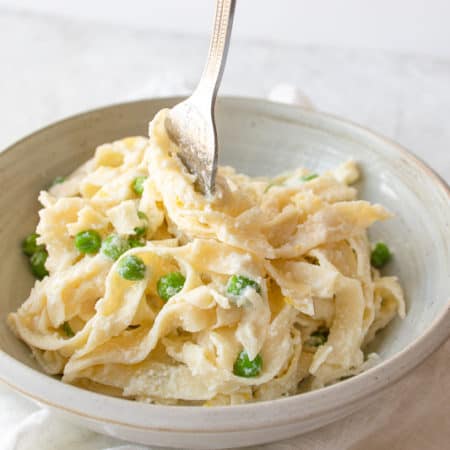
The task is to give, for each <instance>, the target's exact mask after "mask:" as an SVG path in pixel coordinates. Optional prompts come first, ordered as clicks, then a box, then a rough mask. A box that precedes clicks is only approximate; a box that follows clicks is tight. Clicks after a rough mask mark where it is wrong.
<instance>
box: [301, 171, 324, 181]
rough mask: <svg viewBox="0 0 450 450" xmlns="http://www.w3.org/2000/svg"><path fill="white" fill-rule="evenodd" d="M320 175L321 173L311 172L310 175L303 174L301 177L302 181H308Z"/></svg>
mask: <svg viewBox="0 0 450 450" xmlns="http://www.w3.org/2000/svg"><path fill="white" fill-rule="evenodd" d="M318 176H319V175H318V174H317V173H310V174H308V175H303V176H302V177H300V181H302V182H303V183H306V182H307V181H311V180H314V178H317V177H318Z"/></svg>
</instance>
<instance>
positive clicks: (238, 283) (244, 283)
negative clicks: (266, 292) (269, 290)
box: [227, 275, 261, 297]
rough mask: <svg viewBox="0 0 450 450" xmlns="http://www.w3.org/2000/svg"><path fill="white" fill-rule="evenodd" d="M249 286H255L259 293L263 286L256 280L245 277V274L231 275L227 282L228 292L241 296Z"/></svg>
mask: <svg viewBox="0 0 450 450" xmlns="http://www.w3.org/2000/svg"><path fill="white" fill-rule="evenodd" d="M247 287H250V288H253V289H254V290H255V291H256V292H257V293H258V294H261V286H260V285H259V284H258V283H257V282H256V281H255V280H252V279H250V278H247V277H244V276H243V275H233V276H232V277H230V279H229V280H228V283H227V292H228V294H231V295H234V296H236V297H239V296H240V295H242V292H243V291H244V290H245V289H246V288H247Z"/></svg>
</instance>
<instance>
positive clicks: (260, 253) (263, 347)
mask: <svg viewBox="0 0 450 450" xmlns="http://www.w3.org/2000/svg"><path fill="white" fill-rule="evenodd" d="M165 114H166V111H165V110H163V111H161V112H160V113H158V114H157V115H156V117H155V118H154V120H153V121H152V122H151V124H150V131H149V136H150V138H149V139H146V138H143V137H131V138H126V139H123V140H120V141H116V142H113V143H111V144H104V145H101V146H100V147H98V148H97V149H96V151H95V155H94V157H93V158H92V159H91V160H89V161H88V162H86V163H85V164H84V165H83V166H81V167H80V168H79V169H78V170H76V171H75V172H74V173H73V174H72V175H70V176H69V177H68V178H67V179H66V180H65V181H64V182H63V183H60V184H57V185H55V186H53V187H51V188H50V189H49V190H48V191H42V192H41V193H40V196H39V201H40V202H41V204H42V206H43V208H42V209H41V211H40V212H39V217H40V220H39V224H38V226H37V230H36V231H37V233H38V235H39V237H38V241H37V243H38V244H39V245H45V249H46V251H47V253H48V257H47V260H46V262H45V267H46V270H47V271H48V272H49V275H48V276H46V277H44V278H43V279H42V280H40V281H36V284H35V286H34V287H33V289H32V291H31V293H30V296H29V297H28V299H27V300H26V301H25V302H24V303H23V305H22V306H21V307H20V308H19V309H18V311H17V312H15V313H12V314H10V315H9V318H8V322H9V325H10V327H11V328H12V330H13V331H14V332H15V333H16V334H17V336H18V337H19V338H21V339H22V340H23V341H24V342H26V343H27V344H28V345H29V346H30V348H31V349H32V351H33V354H34V355H35V357H36V359H37V361H38V362H39V364H40V365H41V366H42V367H43V369H44V370H45V371H46V372H47V373H49V374H54V375H61V376H62V380H63V381H65V382H68V383H74V384H76V385H79V386H82V387H85V388H88V389H93V390H97V391H100V392H108V393H111V394H113V395H118V396H124V397H127V398H132V399H136V400H139V401H145V402H150V403H161V404H189V405H207V406H213V405H229V404H238V403H244V402H251V401H260V400H269V399H275V398H279V397H281V396H286V395H293V394H296V393H298V392H301V391H305V390H309V389H317V388H320V387H322V386H325V385H328V384H331V383H335V382H337V381H339V380H340V379H342V378H344V377H348V376H352V375H355V374H357V373H359V372H360V371H362V370H364V369H365V368H366V367H368V366H369V365H370V364H371V362H372V361H373V360H374V358H375V356H374V355H365V354H364V347H365V346H366V345H367V344H368V343H369V342H370V341H372V340H373V338H374V336H375V333H376V332H377V331H378V330H379V329H381V328H384V327H385V326H386V325H387V324H388V323H389V322H390V321H391V320H392V319H393V318H394V316H395V315H397V314H398V315H399V316H400V317H404V315H405V306H404V300H403V294H402V289H401V287H400V284H399V282H398V280H397V279H396V278H395V277H383V276H381V275H380V273H379V271H378V270H377V269H375V268H373V267H371V263H370V257H371V256H370V255H371V245H370V242H369V240H368V238H367V234H366V230H367V228H368V227H369V226H370V225H371V224H373V223H374V222H375V221H378V220H385V219H387V218H389V217H390V214H389V212H388V211H386V210H385V209H384V208H383V207H382V206H380V205H373V204H370V203H368V202H366V201H361V200H357V192H356V189H355V188H354V187H352V186H351V185H352V183H354V182H355V181H356V180H357V179H358V177H359V171H358V168H357V166H356V164H355V162H353V161H348V162H346V163H344V164H342V165H341V166H340V167H338V168H337V169H334V170H330V171H328V172H325V173H323V174H322V175H320V176H315V175H312V174H310V173H308V172H307V171H306V170H305V169H297V170H295V171H293V172H291V173H288V174H283V175H281V176H279V177H277V178H275V179H272V180H268V179H265V178H258V179H252V178H249V177H247V176H245V175H242V174H239V173H237V172H236V171H235V170H234V169H232V168H230V167H219V170H218V175H217V182H216V193H215V194H214V196H212V197H211V198H205V197H204V196H202V195H201V194H200V193H198V192H197V191H196V190H195V188H194V182H195V177H194V176H193V175H191V174H189V173H188V172H187V171H186V170H185V168H184V166H183V165H182V164H181V162H180V160H179V159H178V158H177V156H176V153H177V148H176V146H175V144H174V143H173V142H172V141H171V140H170V138H169V137H168V135H167V133H166V130H165V127H164V118H165ZM86 230H88V231H89V233H91V234H90V235H84V237H86V236H87V237H89V236H99V237H100V238H101V241H102V244H101V249H100V250H99V249H94V250H95V251H92V252H91V251H90V250H89V252H88V251H87V250H86V251H85V252H84V253H83V252H80V250H79V249H78V248H77V247H76V245H74V240H75V239H77V236H79V234H80V233H83V232H86ZM80 239H81V238H80ZM99 242H100V241H99ZM107 244H108V245H110V246H111V247H109V248H107V247H106V245H107ZM126 263H129V264H131V263H133V264H134V266H126ZM132 269H133V270H134V272H132V271H131V270H132Z"/></svg>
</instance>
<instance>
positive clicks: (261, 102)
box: [0, 96, 450, 433]
mask: <svg viewBox="0 0 450 450" xmlns="http://www.w3.org/2000/svg"><path fill="white" fill-rule="evenodd" d="M182 98H183V97H180V96H168V97H156V98H149V99H142V100H134V101H129V102H121V103H115V104H110V105H106V106H102V107H99V108H95V109H92V110H88V111H85V112H81V113H78V114H75V115H72V116H69V117H67V118H64V119H62V120H60V121H57V122H53V123H51V124H50V125H47V126H45V127H42V128H40V129H38V130H37V131H35V132H33V133H31V134H29V135H27V136H25V137H23V138H22V139H20V140H18V141H16V142H15V143H13V144H11V145H9V146H8V147H7V148H6V149H5V150H4V151H2V152H1V153H0V158H1V157H2V156H3V155H4V154H6V153H7V152H8V153H9V152H11V151H13V150H14V149H15V147H16V146H17V145H19V144H21V143H23V142H25V141H27V140H29V139H33V138H34V137H35V136H36V135H38V134H40V133H42V132H44V131H49V130H50V129H52V128H54V127H59V126H61V125H63V124H65V123H66V122H70V121H73V120H80V119H83V118H88V117H89V116H91V115H95V114H101V113H104V112H106V111H112V110H114V109H116V108H117V109H120V108H123V107H126V106H131V105H135V104H139V103H142V104H146V103H150V104H151V103H154V102H164V103H167V104H173V103H175V102H177V101H179V100H181V99H182ZM219 102H224V103H228V104H229V105H230V106H232V107H237V108H239V107H242V106H243V105H245V106H246V107H247V108H248V107H249V106H250V107H253V108H257V109H259V110H262V109H263V108H264V107H266V108H267V107H273V108H278V110H280V111H281V110H283V111H286V112H291V114H292V113H293V112H294V111H298V112H301V113H302V114H303V115H310V117H313V118H314V117H315V118H320V119H323V120H324V121H326V125H331V124H332V125H334V126H336V127H338V128H340V129H342V130H345V131H348V132H350V133H351V134H352V135H355V134H357V135H360V136H364V137H365V138H367V139H368V140H371V141H373V142H375V143H378V145H381V146H384V147H390V148H391V149H392V150H393V151H395V152H397V153H398V154H400V155H402V156H403V157H404V158H406V159H407V160H408V162H409V163H411V164H412V165H414V166H415V167H416V168H417V169H418V170H419V171H420V172H422V173H423V174H424V175H425V176H427V177H428V178H431V179H432V181H433V186H434V187H436V188H437V189H439V190H441V191H442V193H443V194H444V196H445V195H446V196H447V197H448V198H449V200H450V188H449V186H448V184H447V183H446V182H445V180H443V179H442V178H441V177H440V176H439V175H438V174H437V173H436V172H435V171H434V170H433V169H431V168H430V167H429V166H428V165H427V164H426V163H424V162H423V161H422V160H421V159H419V158H418V157H417V156H415V155H414V154H412V153H411V152H409V151H408V150H406V149H405V148H403V147H402V146H401V145H399V144H398V143H396V142H395V141H393V140H391V139H388V138H385V137H383V136H381V135H379V134H378V133H376V132H374V131H372V130H370V129H369V128H367V127H364V126H361V125H359V124H356V123H355V122H352V121H350V120H347V119H343V118H341V117H338V116H336V115H333V114H329V113H325V112H321V111H320V112H319V111H311V110H307V109H305V108H301V107H299V106H296V105H290V104H284V103H278V102H273V101H270V100H266V99H261V98H254V97H239V96H223V97H220V98H219ZM280 111H279V112H280ZM281 115H282V114H281ZM281 119H282V120H283V117H281ZM300 119H301V118H299V120H300ZM449 336H450V298H449V300H448V301H447V304H446V305H445V306H444V307H443V310H442V311H440V312H439V314H437V316H436V317H435V319H434V320H433V321H432V322H431V323H430V324H429V325H428V327H427V328H426V330H425V331H424V332H423V333H422V334H421V335H420V336H419V337H418V338H416V339H415V340H414V341H412V342H410V343H409V344H408V345H407V346H406V347H405V348H403V349H402V350H400V351H399V352H398V353H396V354H395V355H393V356H392V357H390V358H388V359H386V360H383V361H381V362H380V363H378V364H377V365H376V366H375V367H372V368H370V369H368V370H367V371H365V372H362V373H361V374H359V375H358V376H355V377H353V378H351V379H348V380H344V381H341V382H339V383H336V384H334V385H331V386H327V387H324V388H322V389H318V390H316V391H311V392H306V393H303V394H300V395H294V396H290V397H284V398H280V399H275V400H269V401H261V402H255V403H248V404H243V405H229V406H215V407H213V408H202V407H198V406H166V405H151V404H146V403H142V402H136V401H132V400H128V399H123V398H115V397H111V396H107V395H103V394H99V393H95V392H91V391H87V390H84V389H81V388H79V387H76V386H72V385H69V384H65V383H62V382H61V381H60V380H57V379H55V378H52V377H50V376H48V375H45V374H43V373H41V372H39V371H37V370H34V369H32V368H30V367H29V366H27V365H26V364H24V363H22V362H20V361H18V360H16V359H15V358H13V357H12V356H10V355H9V354H7V353H6V352H4V351H3V350H2V349H0V367H1V369H2V370H1V372H0V381H2V382H3V383H5V384H6V385H8V386H9V387H10V388H12V389H13V390H15V391H17V392H19V393H20V394H22V395H25V396H27V397H29V398H31V399H33V400H35V401H37V402H38V403H41V404H44V405H46V406H49V407H52V408H55V409H57V410H59V411H62V412H66V413H69V414H72V415H75V416H78V417H80V418H84V419H89V420H94V421H96V422H101V423H107V424H111V425H120V426H123V427H127V428H131V429H139V430H145V431H159V432H161V431H163V432H180V431H182V432H184V433H213V432H242V431H247V430H249V431H250V430H256V429H260V428H261V427H263V426H269V425H270V426H274V425H277V426H284V425H289V424H293V423H295V422H298V421H299V420H305V419H313V418H314V417H318V416H320V415H321V414H323V413H324V412H326V411H329V410H331V409H334V408H335V407H336V406H338V407H339V406H342V407H343V406H349V405H352V404H355V403H357V402H360V401H362V400H363V399H365V398H367V397H369V396H372V395H373V394H375V393H377V392H379V391H381V390H383V389H385V388H386V387H387V386H388V385H391V384H394V383H396V382H397V381H399V379H400V378H401V377H402V376H403V375H405V374H406V373H407V372H409V371H410V370H412V369H413V368H414V367H415V366H417V365H419V364H420V363H422V362H423V361H424V360H425V359H426V358H427V357H428V356H430V355H431V353H433V352H434V351H435V350H436V349H437V348H438V347H439V346H440V345H442V344H443V343H444V342H445V340H446V339H447V338H448V337H449ZM413 355H414V356H413ZM19 378H21V379H22V380H23V381H25V382H28V385H29V386H32V388H25V387H22V386H21V385H19V383H18V382H15V381H13V380H16V379H17V380H18V379H19ZM67 397H70V399H71V400H72V401H73V402H74V405H73V406H71V407H68V406H67V405H66V404H65V402H64V401H60V399H61V398H63V399H64V398H65V399H66V401H67ZM299 402H303V403H304V406H306V407H304V408H298V403H299ZM96 404H103V405H104V407H103V408H102V410H104V412H103V414H102V415H98V414H96V413H87V412H85V411H86V408H89V405H90V406H91V407H92V406H93V405H96ZM125 409H127V410H128V411H129V412H128V413H123V411H124V410H125ZM91 410H94V411H95V408H91ZM131 410H134V411H135V414H132V411H131ZM276 411H278V412H279V413H280V414H279V415H277V414H275V412H276ZM305 411H306V413H305ZM155 412H156V414H152V413H155ZM143 415H144V417H142V416H143ZM145 415H147V417H148V416H149V415H151V416H153V418H154V419H155V421H156V423H157V424H155V425H148V421H147V420H146V418H145ZM131 417H133V418H134V420H133V419H130V418H131ZM168 417H172V420H173V421H174V423H175V425H173V426H168V425H167V418H168ZM136 418H137V419H138V420H136ZM213 418H215V419H217V420H212V419H213ZM219 420H222V422H220V421H219ZM200 424H201V426H200Z"/></svg>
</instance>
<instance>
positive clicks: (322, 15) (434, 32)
mask: <svg viewBox="0 0 450 450" xmlns="http://www.w3.org/2000/svg"><path fill="white" fill-rule="evenodd" d="M2 5H3V6H7V7H9V8H11V9H15V10H17V9H22V10H25V11H40V12H46V13H51V14H57V15H61V14H63V15H66V16H69V17H78V18H83V19H86V18H87V19H95V20H99V19H100V20H103V21H106V22H110V23H115V24H117V25H122V26H123V25H128V26H133V27H139V28H145V29H146V30H161V31H176V32H179V33H186V32H188V33H194V34H203V33H207V32H208V31H209V29H210V26H211V16H212V11H213V6H214V1H213V0H158V1H156V0H126V1H123V0H115V1H113V0H76V1H67V0H66V1H61V0H59V1H58V0H0V6H2ZM449 20H450V1H449V0H238V4H237V15H236V20H235V30H234V36H235V37H237V38H239V37H241V38H242V37H243V38H252V39H257V40H270V41H278V42H283V43H295V44H325V45H335V46H338V47H357V48H371V49H384V50H399V51H402V52H408V53H424V54H430V55H435V56H441V57H445V58H450V26H449V25H448V23H449Z"/></svg>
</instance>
